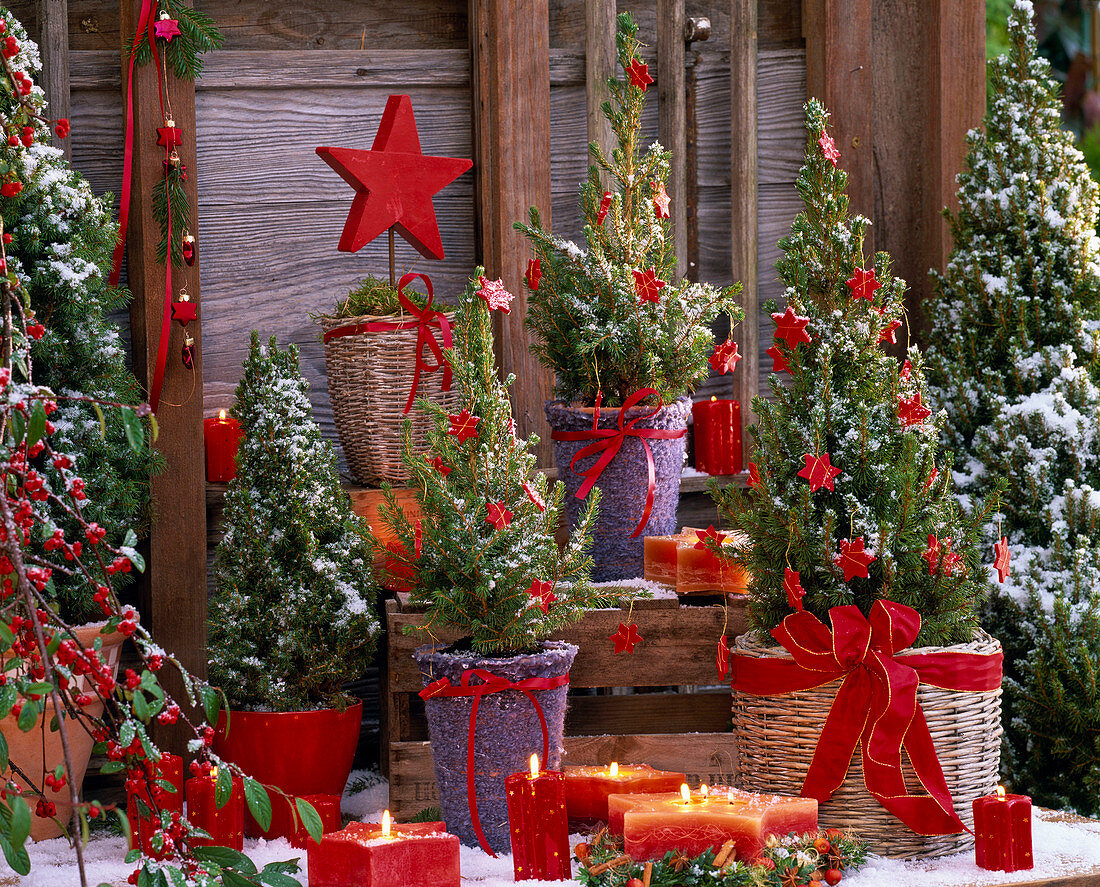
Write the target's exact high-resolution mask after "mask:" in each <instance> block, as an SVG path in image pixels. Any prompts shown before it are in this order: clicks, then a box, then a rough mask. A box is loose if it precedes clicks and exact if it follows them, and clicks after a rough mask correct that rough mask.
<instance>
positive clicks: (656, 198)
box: [653, 182, 672, 219]
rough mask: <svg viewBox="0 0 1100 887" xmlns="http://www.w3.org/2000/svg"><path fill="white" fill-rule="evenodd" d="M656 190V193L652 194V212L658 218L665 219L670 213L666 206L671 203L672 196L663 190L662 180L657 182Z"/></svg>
mask: <svg viewBox="0 0 1100 887" xmlns="http://www.w3.org/2000/svg"><path fill="white" fill-rule="evenodd" d="M656 191H657V193H656V194H654V195H653V212H654V213H655V214H656V216H657V218H658V219H667V218H668V217H669V215H670V213H669V211H668V208H669V205H670V204H671V203H672V198H671V197H669V196H668V192H667V191H665V183H664V182H658V183H657V187H656Z"/></svg>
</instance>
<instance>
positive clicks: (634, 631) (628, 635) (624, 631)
mask: <svg viewBox="0 0 1100 887" xmlns="http://www.w3.org/2000/svg"><path fill="white" fill-rule="evenodd" d="M608 640H609V641H614V643H615V652H616V653H633V652H634V646H635V645H636V644H640V643H641V642H642V636H641V635H640V634H638V626H637V625H636V624H635V623H633V622H631V623H630V625H626V624H625V623H622V622H620V623H619V630H618V631H616V632H615V633H614V634H613V635H611V636H610V637H609V638H608Z"/></svg>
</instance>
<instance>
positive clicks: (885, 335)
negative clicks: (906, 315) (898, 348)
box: [876, 320, 901, 345]
mask: <svg viewBox="0 0 1100 887" xmlns="http://www.w3.org/2000/svg"><path fill="white" fill-rule="evenodd" d="M900 328H901V321H900V320H891V321H890V322H889V323H888V324H886V327H885V329H883V331H882V332H881V333H879V334H878V342H877V343H876V344H878V345H881V344H882V343H883V342H889V343H890V344H891V345H897V343H898V340H897V339H896V338H895V337H894V333H896V332H897V331H898V330H899V329H900Z"/></svg>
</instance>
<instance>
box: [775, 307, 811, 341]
mask: <svg viewBox="0 0 1100 887" xmlns="http://www.w3.org/2000/svg"><path fill="white" fill-rule="evenodd" d="M772 320H774V321H775V338H776V339H782V340H783V341H784V342H786V343H787V347H788V348H790V349H792V350H793V349H794V347H795V346H796V345H798V343H799V342H809V341H810V334H809V333H808V332H806V324H808V323H809V322H810V318H808V317H799V316H798V315H797V314H795V313H794V309H793V308H792V307H791V306H790V305H788V306H787V310H786V311H784V312H783V313H782V314H773V315H772Z"/></svg>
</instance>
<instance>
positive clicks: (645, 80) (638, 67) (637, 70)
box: [626, 59, 653, 92]
mask: <svg viewBox="0 0 1100 887" xmlns="http://www.w3.org/2000/svg"><path fill="white" fill-rule="evenodd" d="M626 73H627V74H628V75H629V76H630V85H631V86H636V87H638V89H640V90H641V91H642V92H645V90H646V87H647V86H649V84H651V83H652V82H653V78H652V77H650V76H649V65H646V64H643V63H642V62H641V60H640V59H631V60H630V64H629V65H628V66H627V68H626Z"/></svg>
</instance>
